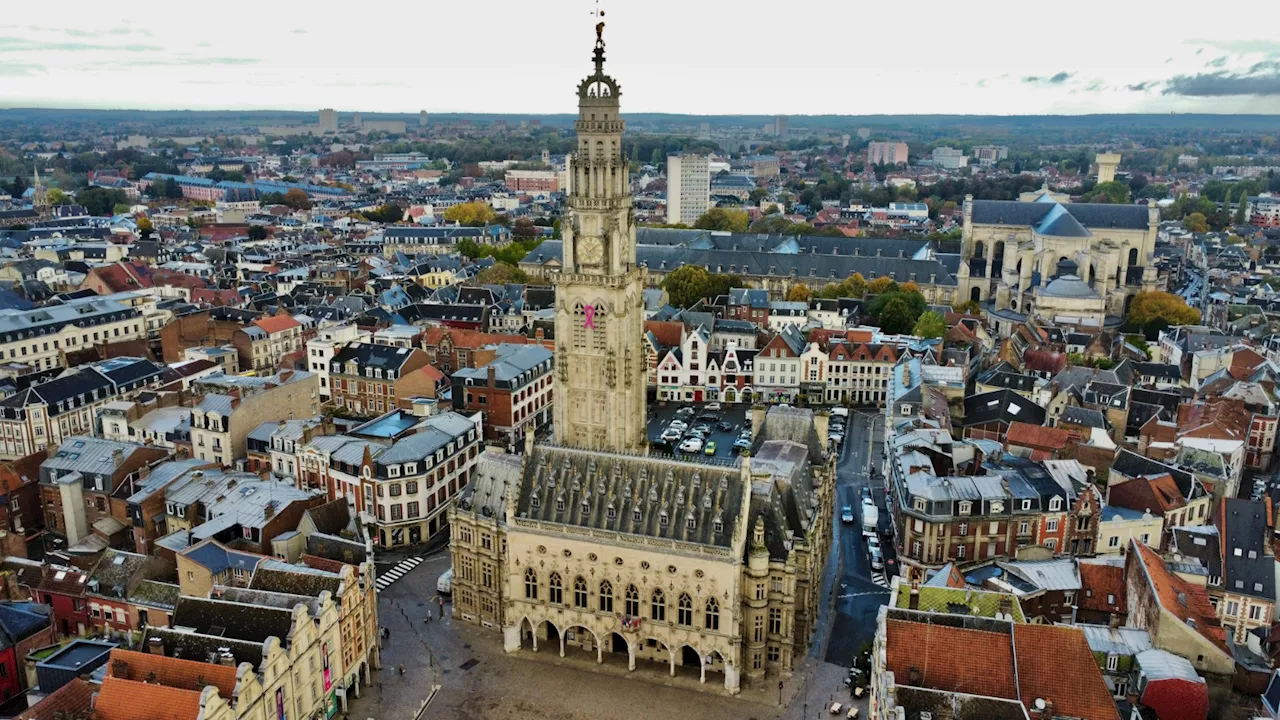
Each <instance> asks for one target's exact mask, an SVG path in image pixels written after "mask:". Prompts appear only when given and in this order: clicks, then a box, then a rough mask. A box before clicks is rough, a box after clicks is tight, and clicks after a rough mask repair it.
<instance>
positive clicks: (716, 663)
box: [702, 650, 728, 689]
mask: <svg viewBox="0 0 1280 720" xmlns="http://www.w3.org/2000/svg"><path fill="white" fill-rule="evenodd" d="M702 660H703V664H702V673H703V682H706V683H716V684H719V685H724V684H725V683H726V682H727V679H726V678H725V672H724V669H725V661H724V655H721V654H720V651H719V650H711V651H710V652H708V653H707V654H706V655H704V656H703V658H702ZM726 689H728V688H726Z"/></svg>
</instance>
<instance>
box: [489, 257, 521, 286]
mask: <svg viewBox="0 0 1280 720" xmlns="http://www.w3.org/2000/svg"><path fill="white" fill-rule="evenodd" d="M526 282H529V276H528V275H527V274H525V272H524V271H523V270H521V269H520V268H518V267H516V266H515V265H511V264H509V263H504V262H500V263H496V264H494V265H493V267H487V268H485V269H484V270H481V271H480V274H478V275H476V283H477V284H480V285H507V284H519V285H523V284H524V283H526Z"/></svg>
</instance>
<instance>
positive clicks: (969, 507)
mask: <svg viewBox="0 0 1280 720" xmlns="http://www.w3.org/2000/svg"><path fill="white" fill-rule="evenodd" d="M957 512H958V513H960V514H961V515H968V514H970V513H972V512H973V503H971V502H968V501H965V502H962V503H960V508H959V509H958V510H957Z"/></svg>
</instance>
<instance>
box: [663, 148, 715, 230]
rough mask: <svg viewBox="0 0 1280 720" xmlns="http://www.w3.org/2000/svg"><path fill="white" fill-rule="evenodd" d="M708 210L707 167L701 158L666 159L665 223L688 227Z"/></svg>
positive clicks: (709, 188) (701, 156)
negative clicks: (681, 224)
mask: <svg viewBox="0 0 1280 720" xmlns="http://www.w3.org/2000/svg"><path fill="white" fill-rule="evenodd" d="M710 207H711V166H710V163H709V162H708V159H707V157H706V156H705V155H670V156H668V157H667V222H668V223H670V224H673V225H674V224H676V223H683V224H685V225H690V226H692V225H693V224H694V223H695V222H697V220H698V218H699V217H701V216H702V214H703V213H705V212H706V211H707V210H708V209H710Z"/></svg>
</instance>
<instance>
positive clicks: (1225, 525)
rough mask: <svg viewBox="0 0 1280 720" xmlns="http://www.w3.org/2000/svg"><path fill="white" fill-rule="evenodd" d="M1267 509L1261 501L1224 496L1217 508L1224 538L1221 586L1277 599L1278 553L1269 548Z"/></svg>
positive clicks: (1259, 596) (1272, 599)
mask: <svg viewBox="0 0 1280 720" xmlns="http://www.w3.org/2000/svg"><path fill="white" fill-rule="evenodd" d="M1267 515H1268V512H1267V508H1266V506H1265V505H1264V504H1263V503H1261V502H1253V501H1250V500H1243V499H1240V498H1224V499H1223V500H1222V502H1221V504H1220V505H1219V507H1218V520H1219V523H1218V532H1219V534H1220V537H1221V540H1222V555H1223V573H1222V588H1223V590H1225V591H1227V592H1230V593H1238V594H1241V595H1249V596H1251V597H1256V598H1262V599H1264V600H1266V601H1267V602H1271V603H1274V602H1275V601H1276V580H1275V568H1276V560H1275V556H1274V555H1272V554H1271V553H1270V552H1268V551H1267V536H1268V535H1269V534H1270V532H1271V530H1270V528H1268V527H1267Z"/></svg>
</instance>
